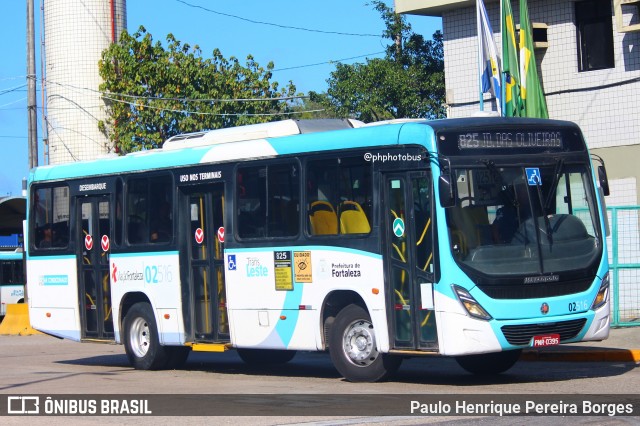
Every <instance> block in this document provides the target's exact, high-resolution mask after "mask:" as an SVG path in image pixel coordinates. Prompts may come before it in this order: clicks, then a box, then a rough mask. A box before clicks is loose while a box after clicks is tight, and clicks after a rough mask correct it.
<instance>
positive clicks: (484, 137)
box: [438, 126, 586, 156]
mask: <svg viewBox="0 0 640 426" xmlns="http://www.w3.org/2000/svg"><path fill="white" fill-rule="evenodd" d="M438 149H439V151H440V154H442V155H465V156H466V155H493V154H495V155H511V154H517V153H519V152H526V153H527V154H534V153H545V152H581V151H585V150H586V145H585V143H584V140H583V139H582V136H581V135H580V132H579V130H574V129H572V128H562V127H560V126H558V127H547V128H545V127H542V128H541V127H539V126H535V127H534V126H504V127H503V126H498V127H492V128H488V126H487V127H483V126H477V127H476V126H474V127H471V128H467V129H464V128H462V129H456V130H444V131H441V132H438Z"/></svg>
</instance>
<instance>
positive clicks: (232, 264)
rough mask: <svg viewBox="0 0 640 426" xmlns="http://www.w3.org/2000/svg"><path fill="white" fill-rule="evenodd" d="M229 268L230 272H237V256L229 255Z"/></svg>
mask: <svg viewBox="0 0 640 426" xmlns="http://www.w3.org/2000/svg"><path fill="white" fill-rule="evenodd" d="M227 268H228V269H229V270H230V271H235V270H236V255H235V254H229V255H227Z"/></svg>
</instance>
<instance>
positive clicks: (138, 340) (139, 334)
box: [124, 302, 169, 370]
mask: <svg viewBox="0 0 640 426" xmlns="http://www.w3.org/2000/svg"><path fill="white" fill-rule="evenodd" d="M124 348H125V351H126V353H127V357H128V358H129V362H130V363H131V365H132V366H133V367H134V368H135V369H136V370H160V369H163V368H165V367H166V366H167V363H168V362H169V351H167V348H166V347H165V346H162V345H160V340H159V337H158V326H157V325H156V320H155V317H154V316H153V310H152V309H151V305H149V304H148V303H143V302H141V303H136V304H135V305H133V306H132V307H131V309H129V312H127V315H126V316H125V317H124Z"/></svg>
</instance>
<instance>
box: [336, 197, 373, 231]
mask: <svg viewBox="0 0 640 426" xmlns="http://www.w3.org/2000/svg"><path fill="white" fill-rule="evenodd" d="M339 210H340V233H342V234H368V233H369V232H371V226H370V225H369V220H368V219H367V215H366V214H365V213H364V210H362V206H360V204H358V203H357V202H355V201H343V202H342V203H341V204H340V209H339Z"/></svg>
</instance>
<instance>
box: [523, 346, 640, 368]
mask: <svg viewBox="0 0 640 426" xmlns="http://www.w3.org/2000/svg"><path fill="white" fill-rule="evenodd" d="M520 360H521V361H556V362H557V361H570V362H633V363H636V364H639V363H640V349H618V348H583V349H579V348H576V349H555V350H540V349H526V350H525V351H524V352H523V353H522V355H521V356H520Z"/></svg>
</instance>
